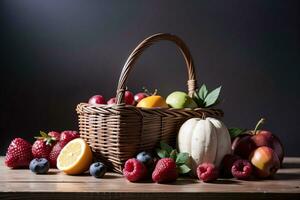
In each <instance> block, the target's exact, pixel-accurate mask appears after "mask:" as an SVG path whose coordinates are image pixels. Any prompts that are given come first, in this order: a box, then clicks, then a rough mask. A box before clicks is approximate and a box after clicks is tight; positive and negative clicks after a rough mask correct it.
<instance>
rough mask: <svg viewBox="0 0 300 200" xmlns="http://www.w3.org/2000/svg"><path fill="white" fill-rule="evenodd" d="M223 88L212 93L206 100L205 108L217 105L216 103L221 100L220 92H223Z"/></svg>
mask: <svg viewBox="0 0 300 200" xmlns="http://www.w3.org/2000/svg"><path fill="white" fill-rule="evenodd" d="M221 88H222V86H220V87H218V88H216V89H214V90H213V91H211V92H210V93H209V94H208V95H207V96H206V98H205V100H204V103H205V107H209V106H212V105H213V104H215V103H216V101H217V100H218V98H219V95H220V92H221Z"/></svg>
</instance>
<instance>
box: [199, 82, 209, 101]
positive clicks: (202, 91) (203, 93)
mask: <svg viewBox="0 0 300 200" xmlns="http://www.w3.org/2000/svg"><path fill="white" fill-rule="evenodd" d="M207 93H208V90H207V88H206V85H205V84H203V85H202V86H201V87H200V89H199V91H198V96H199V97H200V99H202V100H204V99H205V97H206V96H207Z"/></svg>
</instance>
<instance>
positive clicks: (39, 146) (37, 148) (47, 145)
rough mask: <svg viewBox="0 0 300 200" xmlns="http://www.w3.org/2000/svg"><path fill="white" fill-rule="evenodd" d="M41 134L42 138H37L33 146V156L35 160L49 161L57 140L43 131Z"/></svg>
mask: <svg viewBox="0 0 300 200" xmlns="http://www.w3.org/2000/svg"><path fill="white" fill-rule="evenodd" d="M40 134H41V136H38V137H35V138H36V139H37V140H36V141H35V142H34V143H33V145H32V149H31V151H32V155H33V157H34V158H46V159H48V157H49V154H50V152H51V149H52V147H53V142H55V139H53V138H52V137H51V136H49V135H48V134H47V133H45V132H43V131H40Z"/></svg>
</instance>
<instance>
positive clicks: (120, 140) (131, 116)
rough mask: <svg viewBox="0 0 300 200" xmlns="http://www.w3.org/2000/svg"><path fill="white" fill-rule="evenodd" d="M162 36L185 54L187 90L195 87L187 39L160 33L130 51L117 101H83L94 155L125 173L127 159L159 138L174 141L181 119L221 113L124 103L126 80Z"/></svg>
mask: <svg viewBox="0 0 300 200" xmlns="http://www.w3.org/2000/svg"><path fill="white" fill-rule="evenodd" d="M161 40H168V41H171V42H174V43H175V44H176V45H177V46H178V47H179V49H180V51H181V53H182V54H183V56H184V59H185V62H186V65H187V70H188V82H187V85H188V93H189V95H190V96H192V95H193V93H194V92H195V90H196V77H195V69H194V66H193V60H192V57H191V55H190V52H189V50H188V48H187V46H186V45H185V44H184V42H183V41H182V40H181V39H180V38H178V37H177V36H175V35H171V34H165V33H159V34H155V35H152V36H150V37H148V38H146V39H145V40H144V41H142V42H141V43H140V44H139V45H138V46H137V47H136V48H135V49H134V50H133V52H132V53H131V54H130V56H129V58H128V59H127V61H126V63H125V65H124V67H123V70H122V72H121V75H120V79H119V84H118V88H117V94H116V99H117V104H116V105H91V104H87V103H80V104H79V105H78V106H77V109H76V110H77V113H78V115H79V132H80V136H81V137H82V138H83V139H84V140H85V141H87V143H88V144H89V145H90V147H91V149H92V151H93V153H94V157H95V159H97V160H100V161H102V162H104V163H105V164H106V165H108V166H109V167H110V169H111V170H113V171H115V172H119V173H122V167H123V165H124V163H125V161H126V160H127V159H129V158H132V157H134V156H135V155H136V153H137V152H139V151H142V150H153V149H154V148H155V146H156V145H157V143H159V142H160V141H164V142H167V143H169V144H175V141H176V135H177V133H178V130H179V128H180V126H181V125H182V123H183V122H184V121H186V120H187V119H189V118H192V117H206V116H212V117H221V116H222V115H223V112H222V111H221V110H218V109H212V108H209V109H204V108H197V109H188V108H186V109H172V108H169V109H163V108H153V109H145V108H138V107H135V106H130V105H125V104H124V103H122V102H123V97H124V92H125V83H126V80H127V78H128V75H129V73H130V70H131V69H132V68H133V66H134V63H135V61H136V60H137V59H138V58H139V56H140V55H141V53H142V52H143V51H144V50H146V49H147V48H148V47H149V46H151V45H152V44H153V43H156V42H158V41H161Z"/></svg>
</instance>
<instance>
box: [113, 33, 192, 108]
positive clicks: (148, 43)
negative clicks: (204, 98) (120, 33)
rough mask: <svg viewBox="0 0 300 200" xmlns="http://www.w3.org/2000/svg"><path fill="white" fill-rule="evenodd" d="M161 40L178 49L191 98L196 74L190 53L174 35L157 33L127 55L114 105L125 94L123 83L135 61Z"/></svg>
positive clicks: (121, 99)
mask: <svg viewBox="0 0 300 200" xmlns="http://www.w3.org/2000/svg"><path fill="white" fill-rule="evenodd" d="M161 40H168V41H171V42H174V43H175V44H176V45H177V47H178V48H179V49H180V51H181V53H182V55H183V57H184V59H185V63H186V66H187V70H188V81H187V86H188V92H189V96H190V97H192V96H193V93H194V92H195V90H196V85H197V81H196V73H195V68H194V65H193V59H192V56H191V53H190V51H189V49H188V47H187V46H186V45H185V43H184V42H183V41H182V40H181V39H180V38H179V37H177V36H176V35H172V34H169V33H158V34H155V35H152V36H150V37H148V38H146V39H145V40H143V41H142V42H141V43H140V44H139V45H138V46H137V47H136V48H135V49H134V50H133V52H132V53H131V54H130V55H129V57H128V59H127V61H126V63H125V65H124V67H123V69H122V72H121V75H120V78H119V83H118V88H117V95H116V103H117V104H121V102H122V101H123V97H124V93H125V87H126V86H125V83H126V81H127V78H128V75H129V73H130V71H131V69H132V68H133V66H134V64H135V62H136V61H137V59H138V58H139V57H140V55H141V54H142V52H143V51H144V50H146V49H147V48H148V47H150V46H151V45H152V44H154V43H156V42H158V41H161Z"/></svg>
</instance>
